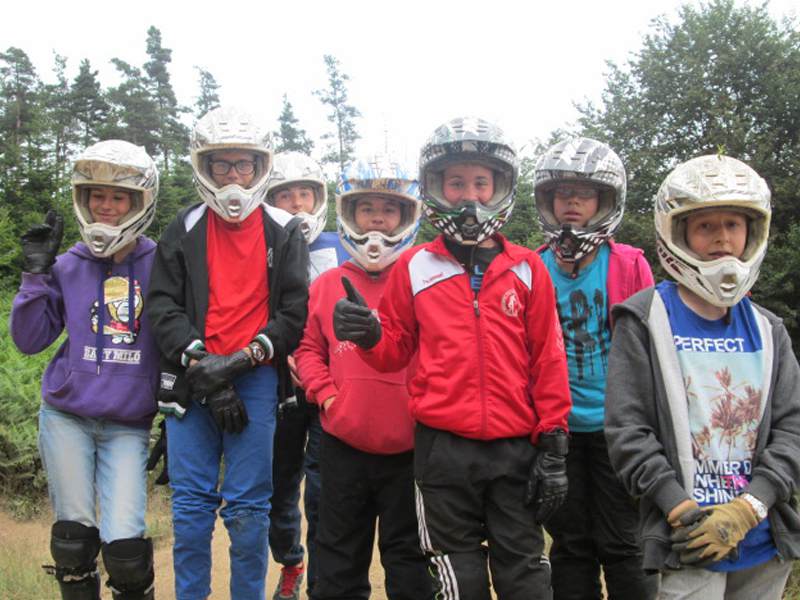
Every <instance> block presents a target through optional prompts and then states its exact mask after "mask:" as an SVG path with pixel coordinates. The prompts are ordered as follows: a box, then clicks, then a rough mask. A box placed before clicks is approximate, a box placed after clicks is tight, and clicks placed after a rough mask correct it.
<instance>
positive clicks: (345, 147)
mask: <svg viewBox="0 0 800 600" xmlns="http://www.w3.org/2000/svg"><path fill="white" fill-rule="evenodd" d="M324 60H325V69H326V71H327V72H328V88H326V89H319V90H314V95H315V96H316V97H317V98H319V100H320V102H322V104H324V105H326V106H328V107H329V108H330V113H329V114H328V121H330V122H331V123H333V124H334V125H335V127H336V133H335V134H334V133H328V134H325V135H324V136H322V137H323V139H328V140H333V143H332V144H331V145H330V146H329V150H328V153H327V154H326V155H325V156H324V157H323V159H322V160H323V162H326V163H338V165H339V170H340V171H344V166H345V164H346V163H347V162H349V161H350V160H352V159H353V155H354V152H355V143H356V141H357V140H358V139H360V137H361V136H360V135H359V134H358V131H357V130H356V124H355V119H357V118H358V117H360V116H361V113H360V112H359V111H358V109H357V108H356V107H355V106H352V105H351V104H348V98H347V82H348V81H349V80H350V77H349V76H348V75H347V74H345V73H342V71H341V69H340V64H339V61H338V60H337V59H336V57H334V56H331V55H330V54H326V55H325V56H324Z"/></svg>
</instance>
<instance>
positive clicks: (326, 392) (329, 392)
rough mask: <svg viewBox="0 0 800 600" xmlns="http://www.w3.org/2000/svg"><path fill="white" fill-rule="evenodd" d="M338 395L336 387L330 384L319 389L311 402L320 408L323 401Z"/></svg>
mask: <svg viewBox="0 0 800 600" xmlns="http://www.w3.org/2000/svg"><path fill="white" fill-rule="evenodd" d="M338 393H339V390H337V389H336V386H335V385H333V384H332V383H331V384H328V385H326V386H325V387H323V388H322V389H320V390H319V391H318V392H317V393H316V394H314V398H313V400H314V402H316V403H317V404H318V405H319V406H320V407H321V406H322V404H323V403H324V402H325V400H327V399H328V398H330V397H331V396H336V395H337V394H338Z"/></svg>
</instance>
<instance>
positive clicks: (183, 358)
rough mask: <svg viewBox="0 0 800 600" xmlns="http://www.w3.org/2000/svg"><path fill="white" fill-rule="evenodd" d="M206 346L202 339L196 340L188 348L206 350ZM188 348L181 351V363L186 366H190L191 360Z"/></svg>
mask: <svg viewBox="0 0 800 600" xmlns="http://www.w3.org/2000/svg"><path fill="white" fill-rule="evenodd" d="M205 348H206V346H205V344H203V342H201V341H200V340H194V341H193V342H192V343H191V344H189V345H188V346H186V350H205ZM186 350H184V351H183V352H182V353H181V365H183V367H184V368H188V367H189V361H190V360H191V359H190V358H189V357H188V356H186Z"/></svg>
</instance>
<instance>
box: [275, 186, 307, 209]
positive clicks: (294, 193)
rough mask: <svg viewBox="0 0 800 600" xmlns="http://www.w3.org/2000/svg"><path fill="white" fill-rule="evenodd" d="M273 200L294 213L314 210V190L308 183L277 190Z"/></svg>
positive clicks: (278, 205) (276, 204)
mask: <svg viewBox="0 0 800 600" xmlns="http://www.w3.org/2000/svg"><path fill="white" fill-rule="evenodd" d="M272 202H273V203H274V204H275V206H277V207H278V208H282V209H283V210H285V211H287V212H290V213H292V214H293V215H296V214H297V213H299V212H304V213H308V214H311V211H313V210H314V190H313V189H311V188H310V187H309V186H307V185H292V186H289V187H286V188H283V189H282V190H279V191H277V192H275V193H274V194H273V195H272Z"/></svg>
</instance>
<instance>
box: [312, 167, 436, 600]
mask: <svg viewBox="0 0 800 600" xmlns="http://www.w3.org/2000/svg"><path fill="white" fill-rule="evenodd" d="M420 214H421V206H420V202H419V185H418V183H417V180H416V178H415V176H414V175H411V174H410V173H409V172H408V171H407V170H406V169H404V168H403V167H402V166H400V165H398V164H397V163H396V162H393V161H392V160H390V159H388V158H386V157H375V158H368V159H360V160H356V161H354V162H352V163H350V164H349V165H347V167H346V168H345V170H344V171H343V172H342V174H341V177H340V181H339V185H338V189H337V197H336V216H337V227H338V230H339V236H340V238H341V241H342V245H343V246H344V248H345V249H346V250H347V252H348V253H349V254H350V256H351V257H352V259H351V260H350V261H348V262H346V263H344V264H343V265H341V266H340V267H338V268H335V269H331V270H329V271H326V272H325V273H324V274H323V275H321V276H320V277H319V278H318V279H317V280H316V281H315V282H314V283H313V284H312V286H311V290H310V294H309V296H310V298H309V318H308V323H307V324H306V329H305V332H304V334H303V340H302V341H301V342H300V348H299V349H298V350H297V352H296V357H297V366H298V370H299V372H300V377H301V380H302V382H303V385H304V387H305V389H306V393H307V394H308V398H309V400H311V401H313V402H315V403H316V404H318V405H319V407H320V411H321V413H320V415H321V420H322V427H323V433H322V439H321V442H320V452H319V456H320V472H321V476H322V490H321V496H320V514H319V526H318V530H317V559H318V573H319V577H318V580H317V582H316V583H315V585H314V589H313V591H312V594H311V597H312V598H314V599H315V600H323V599H325V600H328V599H332V598H354V597H360V596H362V595H363V596H364V597H366V596H368V595H369V566H370V563H371V561H372V550H373V545H374V537H375V525H376V521H377V523H378V547H379V548H380V553H381V563H382V564H383V567H384V571H385V573H386V592H387V595H388V597H390V598H397V599H405V600H412V599H417V598H419V599H422V600H424V599H432V598H433V587H432V581H431V578H430V577H429V576H428V572H427V565H426V562H425V556H424V555H423V553H422V551H421V550H420V544H419V536H418V534H417V522H416V514H415V510H414V478H413V444H414V434H413V427H414V426H413V421H412V419H411V416H410V414H409V412H408V391H407V388H406V382H407V379H408V377H409V376H410V372H409V370H408V369H407V368H399V369H397V370H396V371H394V372H391V373H379V372H376V371H375V370H374V369H373V368H372V367H370V366H369V365H367V364H366V363H365V362H364V361H363V360H362V358H361V357H360V356H359V355H358V353H357V352H356V351H355V345H354V344H353V343H351V342H340V341H338V340H337V339H336V336H335V334H334V331H333V323H332V321H331V313H332V312H333V307H334V305H335V304H336V302H337V301H338V300H339V298H341V296H342V294H343V293H346V292H347V291H348V290H349V289H352V287H353V285H355V286H357V287H358V288H360V289H361V290H362V291H363V293H364V296H363V297H362V300H364V301H365V302H366V303H367V305H368V306H372V307H377V305H378V300H379V299H380V297H381V293H382V291H383V289H384V287H385V285H386V282H387V280H388V278H389V275H390V273H391V272H392V269H393V268H394V263H395V262H396V261H397V259H398V257H400V255H401V254H402V252H403V251H405V250H406V249H408V248H410V247H411V246H412V245H413V244H414V239H415V237H416V233H417V230H418V228H419V219H420ZM351 281H352V282H353V283H350V282H351ZM343 286H344V287H343ZM375 398H380V399H381V400H382V401H381V402H380V403H376V402H375V401H374V399H375Z"/></svg>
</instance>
